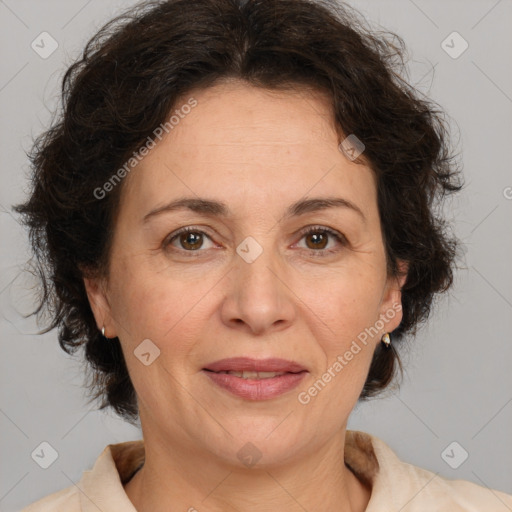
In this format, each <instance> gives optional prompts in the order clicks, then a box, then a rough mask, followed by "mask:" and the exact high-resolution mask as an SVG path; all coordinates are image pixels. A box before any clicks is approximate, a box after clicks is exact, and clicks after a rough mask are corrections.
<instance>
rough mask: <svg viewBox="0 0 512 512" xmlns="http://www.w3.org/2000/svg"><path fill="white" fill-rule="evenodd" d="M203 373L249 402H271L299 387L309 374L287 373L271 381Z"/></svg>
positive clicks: (208, 372)
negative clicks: (271, 399)
mask: <svg viewBox="0 0 512 512" xmlns="http://www.w3.org/2000/svg"><path fill="white" fill-rule="evenodd" d="M203 372H204V373H206V375H207V376H208V377H209V378H210V379H211V380H212V381H213V382H215V384H217V385H218V386H220V387H221V388H223V389H226V390H227V391H229V392H230V393H233V394H234V395H236V396H239V397H240V398H245V399H247V400H269V399H270V398H275V397H276V396H279V395H282V394H284V393H286V392H288V391H290V390H292V389H293V388H295V387H297V386H298V385H299V383H300V381H301V380H302V379H303V378H304V376H305V375H306V373H307V372H305V371H303V372H300V373H285V374H284V375H279V376H277V377H271V378H269V379H243V378H242V377H237V376H236V375H231V374H229V373H215V372H211V371H207V370H203Z"/></svg>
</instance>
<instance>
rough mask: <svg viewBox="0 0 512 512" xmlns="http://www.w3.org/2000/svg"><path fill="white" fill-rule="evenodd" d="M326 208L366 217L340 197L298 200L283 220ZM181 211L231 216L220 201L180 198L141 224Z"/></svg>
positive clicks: (155, 211)
mask: <svg viewBox="0 0 512 512" xmlns="http://www.w3.org/2000/svg"><path fill="white" fill-rule="evenodd" d="M328 208H347V209H349V210H352V211H354V212H356V213H357V214H358V215H359V216H360V217H361V219H362V220H363V221H364V222H366V217H365V216H364V214H363V212H362V211H361V209H360V208H359V207H358V206H357V205H355V204H354V203H352V202H351V201H349V200H348V199H344V198H342V197H315V198H310V199H300V200H299V201H296V202H295V203H293V204H291V205H290V206H289V207H288V208H287V210H286V212H285V214H284V218H285V219H287V218H291V217H298V216H300V215H304V214H306V213H312V212H317V211H321V210H326V209H328ZM183 209H188V210H190V211H193V212H195V213H199V214H203V215H211V216H214V217H230V216H232V213H231V211H230V210H229V208H228V206H227V205H226V203H223V202H221V201H212V200H209V199H203V198H194V197H182V198H180V199H176V200H174V201H171V202H170V203H167V204H165V205H164V206H160V207H158V208H155V209H154V210H151V211H150V212H149V213H147V214H146V215H145V216H144V218H143V220H142V222H143V223H144V224H145V223H146V222H148V221H149V220H150V219H152V218H154V217H155V216H157V215H160V214H162V213H166V212H172V211H176V210H183Z"/></svg>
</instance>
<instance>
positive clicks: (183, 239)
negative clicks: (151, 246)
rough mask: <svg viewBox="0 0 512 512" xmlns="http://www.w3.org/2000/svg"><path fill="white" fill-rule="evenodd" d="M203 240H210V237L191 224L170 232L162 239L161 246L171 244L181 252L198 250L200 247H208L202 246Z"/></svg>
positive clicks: (165, 246)
mask: <svg viewBox="0 0 512 512" xmlns="http://www.w3.org/2000/svg"><path fill="white" fill-rule="evenodd" d="M205 240H210V237H209V236H208V235H207V234H206V233H204V232H203V231H201V230H200V229H197V228H194V227H193V226H188V227H186V228H183V229H180V230H179V231H177V232H175V233H173V234H171V235H170V236H169V237H168V238H167V239H166V240H165V241H164V243H163V246H164V248H167V247H169V246H171V247H172V248H173V249H176V250H177V251H181V252H199V250H200V249H209V248H210V247H206V248H205V247H204V244H205ZM212 246H213V244H212ZM201 252H204V251H201Z"/></svg>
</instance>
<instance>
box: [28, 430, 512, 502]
mask: <svg viewBox="0 0 512 512" xmlns="http://www.w3.org/2000/svg"><path fill="white" fill-rule="evenodd" d="M344 459H345V463H346V465H347V466H348V467H349V468H350V469H351V470H352V471H353V473H354V474H355V475H356V476H357V477H358V478H359V479H360V480H361V481H363V482H367V483H369V485H370V486H371V488H372V492H371V498H370V502H369V503H368V507H367V508H366V512H427V511H428V512H434V511H435V512H477V511H478V512H511V511H512V495H509V494H505V493H504V492H500V491H497V490H493V489H488V488H487V487H482V486H480V485H477V484H474V483H472V482H469V481H466V480H451V479H446V478H442V477H440V476H438V475H437V474H436V473H432V472H431V471H427V470H425V469H421V468H418V467H416V466H413V465H411V464H407V463H406V462H402V461H401V460H400V459H399V458H398V457H397V455H396V454H395V453H394V452H393V451H392V450H391V448H390V447H389V446H388V445H387V444H385V443H384V442H383V441H382V440H380V439H379V438H377V437H375V436H372V435H369V434H366V433H364V432H359V431H354V430H347V432H346V439H345V456H344ZM143 462H144V442H143V441H142V440H140V441H129V442H125V443H118V444H111V445H108V446H107V447H106V448H105V449H104V450H103V452H102V453H101V455H100V456H99V457H98V459H97V460H96V462H95V464H94V467H93V468H92V470H89V471H85V472H84V473H83V475H82V478H81V480H80V482H79V483H78V485H77V486H71V487H68V488H66V489H63V490H62V491H59V492H56V493H54V494H51V495H49V496H47V497H45V498H43V499H41V500H39V501H37V502H35V503H33V504H32V505H29V506H28V507H26V508H24V509H23V510H22V512H98V510H101V511H102V512H119V511H123V512H136V509H135V507H134V506H133V504H132V502H131V501H130V500H129V498H128V496H127V494H126V493H125V491H124V487H123V486H124V485H125V484H126V483H127V482H128V481H129V480H130V478H131V477H132V476H133V475H134V474H135V472H136V471H137V470H138V469H139V468H140V466H141V464H143Z"/></svg>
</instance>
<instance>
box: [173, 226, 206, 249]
mask: <svg viewBox="0 0 512 512" xmlns="http://www.w3.org/2000/svg"><path fill="white" fill-rule="evenodd" d="M179 241H180V244H181V246H182V247H183V248H184V249H187V250H196V249H200V248H201V246H202V245H203V235H202V234H200V233H198V232H196V231H190V232H188V233H182V234H181V235H179Z"/></svg>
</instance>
